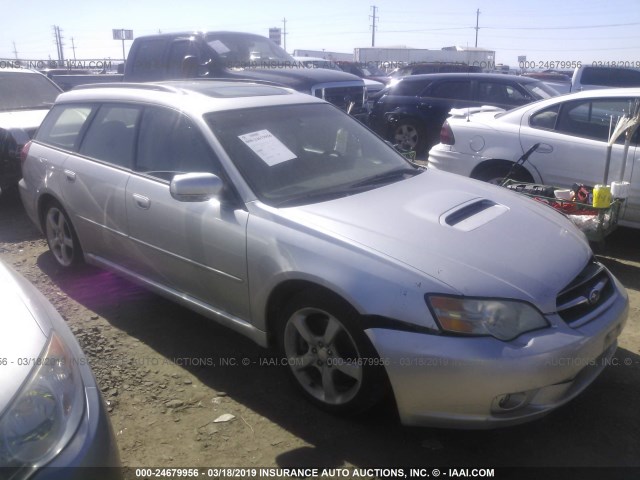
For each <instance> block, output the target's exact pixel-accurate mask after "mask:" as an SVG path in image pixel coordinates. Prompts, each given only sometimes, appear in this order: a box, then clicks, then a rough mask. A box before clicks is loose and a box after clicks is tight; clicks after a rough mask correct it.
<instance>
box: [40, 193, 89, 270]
mask: <svg viewBox="0 0 640 480" xmlns="http://www.w3.org/2000/svg"><path fill="white" fill-rule="evenodd" d="M44 231H45V235H46V237H47V244H48V245H49V250H51V253H53V257H54V258H55V260H56V262H57V263H58V265H60V266H61V267H64V268H70V267H74V266H76V265H78V264H80V263H81V262H82V250H81V249H80V242H79V241H78V237H77V235H76V232H75V230H74V229H73V226H72V225H71V222H70V221H69V217H67V214H66V212H65V211H64V209H63V208H62V207H61V206H60V204H58V203H57V202H52V203H50V204H49V205H48V206H47V208H46V210H45V214H44Z"/></svg>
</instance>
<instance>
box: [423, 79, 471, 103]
mask: <svg viewBox="0 0 640 480" xmlns="http://www.w3.org/2000/svg"><path fill="white" fill-rule="evenodd" d="M427 96H429V97H436V98H451V99H454V100H471V82H470V81H468V80H462V81H453V82H452V81H445V82H439V83H436V84H434V85H432V86H431V88H430V92H429V93H428V95H427Z"/></svg>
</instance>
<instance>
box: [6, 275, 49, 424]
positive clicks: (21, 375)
mask: <svg viewBox="0 0 640 480" xmlns="http://www.w3.org/2000/svg"><path fill="white" fill-rule="evenodd" d="M22 282H24V280H22V279H19V278H18V277H17V276H16V275H15V274H13V273H12V272H10V271H9V270H8V269H7V267H5V266H4V265H3V264H2V263H0V305H2V315H0V332H1V333H0V386H1V387H0V415H1V414H2V412H3V411H4V409H5V408H6V407H7V406H8V404H9V402H10V401H11V400H12V398H13V396H14V395H15V394H16V393H17V392H18V390H19V389H20V386H21V385H22V384H23V383H24V381H25V380H26V378H27V377H28V376H29V374H30V373H31V371H32V369H33V367H34V364H35V362H36V360H37V358H38V356H39V355H40V354H41V353H42V349H43V348H44V346H45V344H46V342H47V336H46V335H45V334H44V333H43V330H42V328H41V327H40V325H39V323H38V322H37V321H36V320H35V318H34V316H33V313H32V311H33V308H34V306H33V305H31V301H30V300H29V299H28V298H27V297H26V296H25V294H24V290H22V289H21V286H20V285H21V283H22ZM5 360H6V364H5V363H4V362H5Z"/></svg>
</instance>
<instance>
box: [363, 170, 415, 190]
mask: <svg viewBox="0 0 640 480" xmlns="http://www.w3.org/2000/svg"><path fill="white" fill-rule="evenodd" d="M423 171H424V170H423V169H421V168H399V169H397V170H390V171H388V172H384V173H379V174H378V175H374V176H373V177H369V178H365V179H364V180H360V181H359V182H356V183H353V184H351V188H358V187H367V186H370V185H377V184H380V183H392V182H393V181H395V180H399V179H400V178H402V177H404V176H405V175H411V176H414V175H418V174H419V173H422V172H423Z"/></svg>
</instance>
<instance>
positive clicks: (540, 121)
mask: <svg viewBox="0 0 640 480" xmlns="http://www.w3.org/2000/svg"><path fill="white" fill-rule="evenodd" d="M559 111H560V105H554V106H552V107H549V108H545V109H544V110H540V111H539V112H536V113H534V114H533V115H531V118H530V119H529V125H530V126H532V127H533V128H544V129H546V130H553V129H555V127H556V121H557V120H558V112H559Z"/></svg>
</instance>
